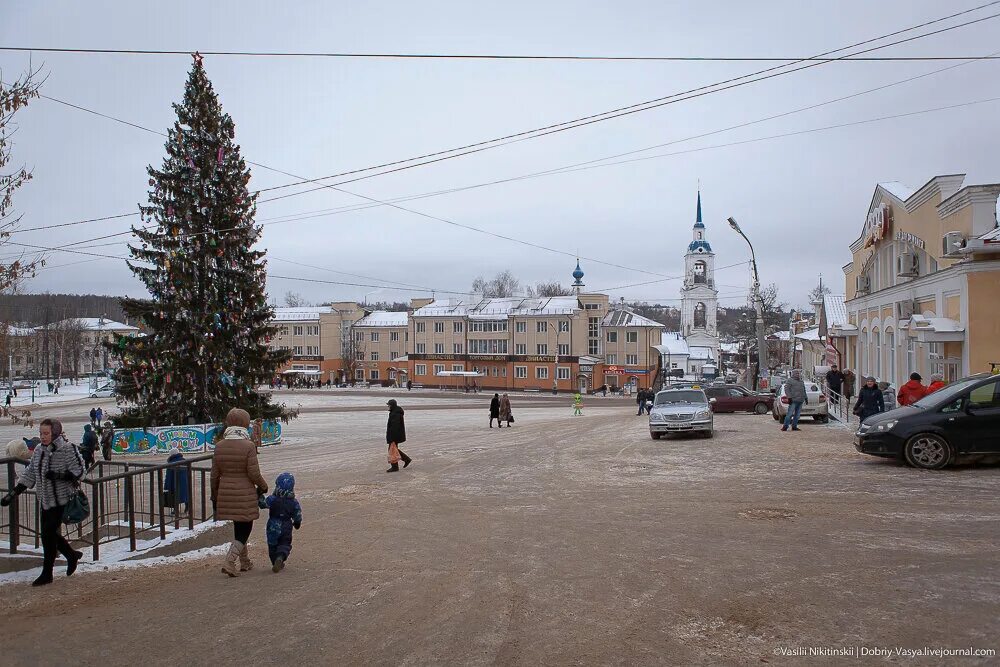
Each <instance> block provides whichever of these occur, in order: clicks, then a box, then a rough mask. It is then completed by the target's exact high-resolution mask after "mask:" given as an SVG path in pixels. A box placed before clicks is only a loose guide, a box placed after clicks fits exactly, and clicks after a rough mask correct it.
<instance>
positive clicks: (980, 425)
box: [854, 373, 1000, 470]
mask: <svg viewBox="0 0 1000 667" xmlns="http://www.w3.org/2000/svg"><path fill="white" fill-rule="evenodd" d="M854 448H855V449H857V450H858V451H859V452H861V453H862V454H871V455H873V456H885V457H896V458H901V459H903V460H904V461H905V462H906V463H908V464H910V465H912V466H914V467H917V468H925V469H928V470H940V469H941V468H944V467H945V466H947V465H950V464H952V463H954V462H955V460H956V459H957V457H959V456H980V455H981V456H983V457H993V456H1000V375H990V374H986V373H984V374H981V375H973V376H971V377H968V378H963V379H961V380H958V381H957V382H954V383H952V384H950V385H948V386H947V387H944V388H942V389H939V390H938V391H936V392H934V393H933V394H928V395H927V396H925V397H923V398H922V399H920V400H919V401H917V402H916V403H914V404H912V405H908V406H904V407H901V408H896V409H895V410H890V411H888V412H883V413H880V414H877V415H873V416H871V417H869V418H868V419H866V420H865V421H864V423H862V424H861V426H860V427H859V428H858V431H857V433H855V435H854Z"/></svg>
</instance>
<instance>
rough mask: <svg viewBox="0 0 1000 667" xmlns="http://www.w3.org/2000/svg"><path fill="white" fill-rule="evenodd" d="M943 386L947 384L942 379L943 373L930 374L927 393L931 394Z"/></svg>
mask: <svg viewBox="0 0 1000 667" xmlns="http://www.w3.org/2000/svg"><path fill="white" fill-rule="evenodd" d="M945 386H947V384H946V383H945V381H944V375H942V374H941V373H935V374H934V375H932V376H931V383H930V384H929V385H927V393H928V394H933V393H934V392H935V391H937V390H938V389H941V388H942V387H945ZM925 395H926V394H925Z"/></svg>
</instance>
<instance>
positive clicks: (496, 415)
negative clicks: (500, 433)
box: [490, 394, 503, 428]
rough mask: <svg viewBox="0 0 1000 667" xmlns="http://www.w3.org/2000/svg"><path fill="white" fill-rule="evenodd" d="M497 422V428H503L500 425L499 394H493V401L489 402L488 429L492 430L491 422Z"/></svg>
mask: <svg viewBox="0 0 1000 667" xmlns="http://www.w3.org/2000/svg"><path fill="white" fill-rule="evenodd" d="M494 419H496V420H497V428H503V424H501V423H500V394H493V399H492V400H491V401H490V428H493V420H494Z"/></svg>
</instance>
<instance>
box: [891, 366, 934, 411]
mask: <svg viewBox="0 0 1000 667" xmlns="http://www.w3.org/2000/svg"><path fill="white" fill-rule="evenodd" d="M922 379H923V378H921V377H920V373H910V379H909V380H908V381H907V382H906V384H904V385H903V386H902V387H900V388H899V393H898V394H897V397H898V398H899V405H900V406H904V405H913V404H914V403H916V402H917V401H919V400H920V399H921V398H923V397H924V396H926V395H927V387H925V386H924V385H923V382H921V380H922Z"/></svg>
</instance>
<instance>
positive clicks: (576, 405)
mask: <svg viewBox="0 0 1000 667" xmlns="http://www.w3.org/2000/svg"><path fill="white" fill-rule="evenodd" d="M573 416H574V417H576V416H581V417H582V416H583V396H581V395H580V392H576V394H574V395H573Z"/></svg>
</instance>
